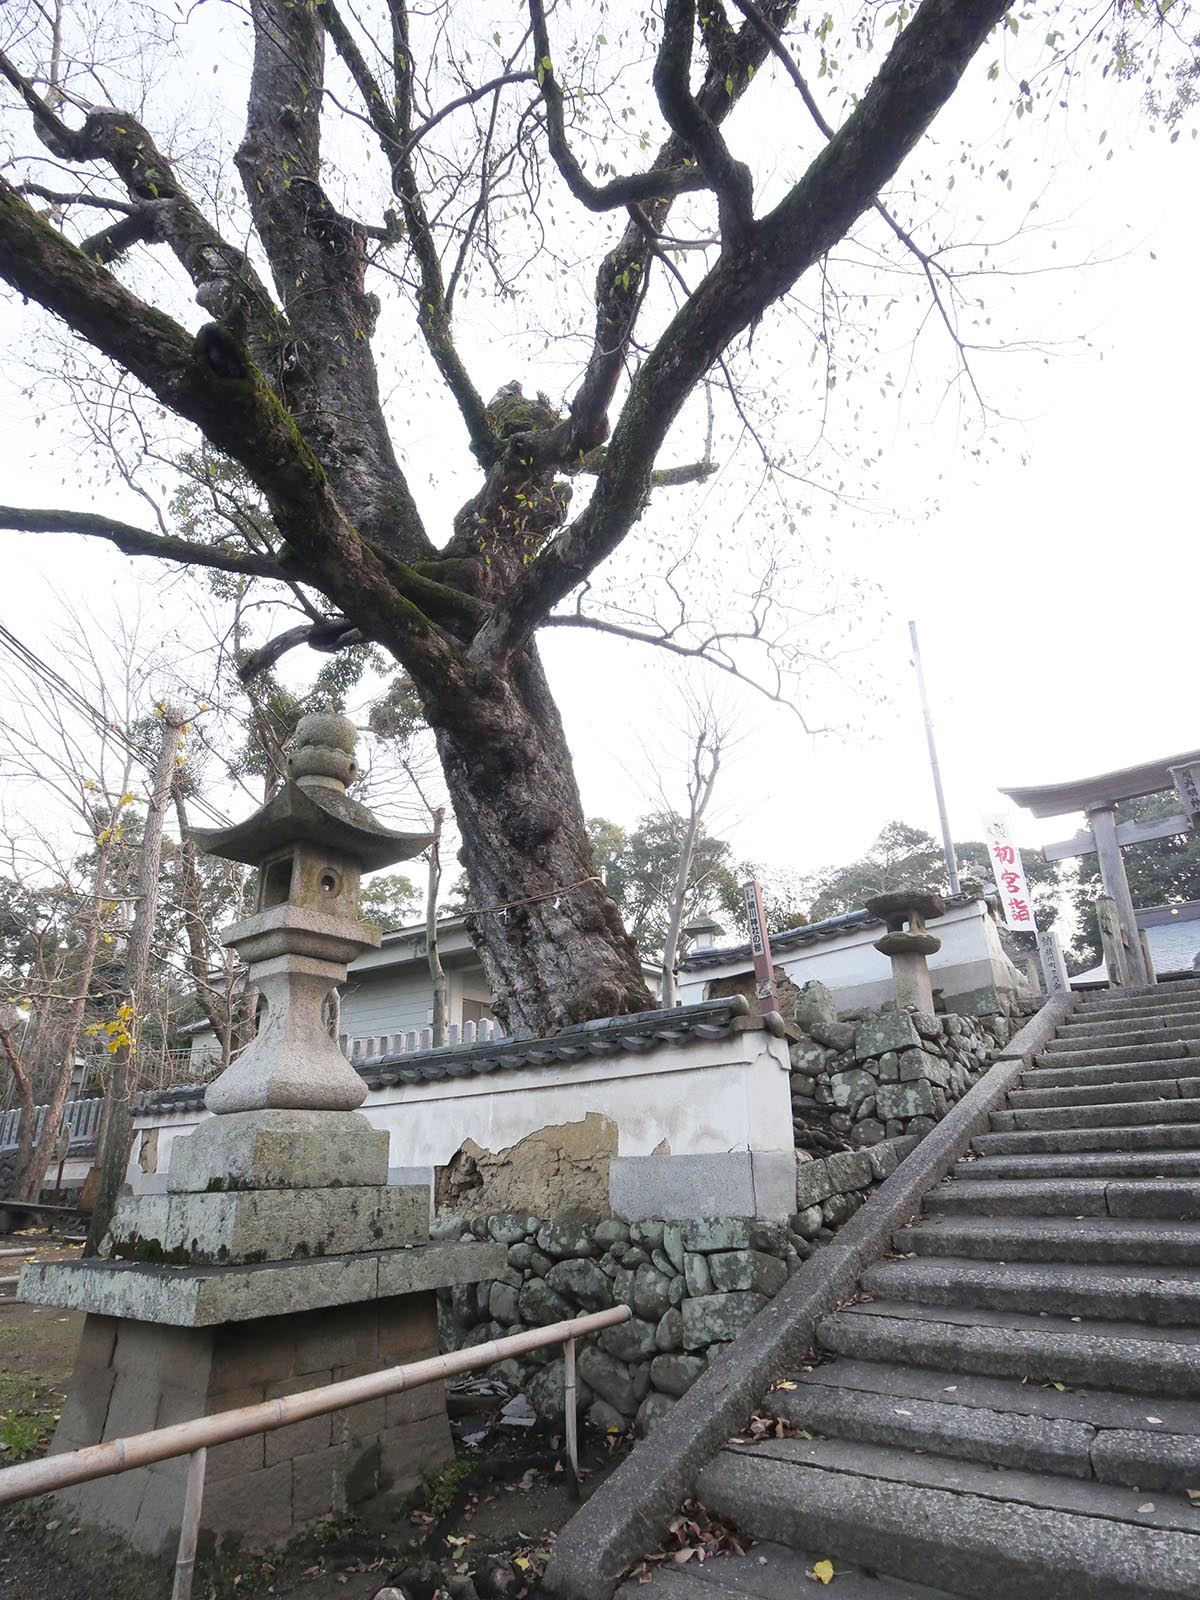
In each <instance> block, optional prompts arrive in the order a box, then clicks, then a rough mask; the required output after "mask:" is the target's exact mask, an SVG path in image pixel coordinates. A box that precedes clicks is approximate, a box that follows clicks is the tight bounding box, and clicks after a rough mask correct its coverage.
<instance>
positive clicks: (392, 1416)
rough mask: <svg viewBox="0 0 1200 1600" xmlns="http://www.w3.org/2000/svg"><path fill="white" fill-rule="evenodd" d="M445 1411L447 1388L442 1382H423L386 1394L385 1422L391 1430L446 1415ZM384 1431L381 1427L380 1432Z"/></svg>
mask: <svg viewBox="0 0 1200 1600" xmlns="http://www.w3.org/2000/svg"><path fill="white" fill-rule="evenodd" d="M445 1412H446V1390H445V1385H444V1384H442V1383H423V1384H420V1385H419V1386H418V1387H417V1388H416V1389H401V1390H399V1391H397V1393H395V1394H389V1395H385V1396H384V1401H383V1416H384V1424H385V1427H386V1428H387V1429H389V1430H390V1429H394V1428H406V1427H408V1426H409V1425H410V1424H411V1423H414V1422H425V1421H427V1420H428V1419H429V1418H430V1417H440V1416H444V1415H445ZM383 1431H384V1430H383V1429H382V1428H381V1429H380V1432H381V1433H382V1432H383Z"/></svg>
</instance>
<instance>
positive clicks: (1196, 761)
mask: <svg viewBox="0 0 1200 1600" xmlns="http://www.w3.org/2000/svg"><path fill="white" fill-rule="evenodd" d="M1168 789H1174V791H1175V793H1176V795H1177V796H1178V797H1179V803H1180V806H1181V811H1180V813H1179V814H1178V815H1176V816H1171V817H1164V818H1163V819H1162V820H1161V821H1160V822H1120V823H1119V822H1118V821H1117V818H1116V808H1117V805H1118V803H1119V802H1120V801H1122V800H1135V799H1137V798H1138V797H1139V796H1140V795H1145V794H1160V793H1163V792H1164V791H1166V790H1168ZM1000 793H1001V794H1003V795H1006V796H1007V797H1008V798H1009V799H1010V800H1011V801H1013V803H1014V804H1015V805H1018V806H1021V807H1023V808H1024V809H1025V810H1026V811H1029V812H1031V813H1032V814H1033V815H1034V816H1035V817H1058V816H1062V815H1063V814H1064V813H1065V812H1070V811H1082V812H1084V813H1085V815H1086V816H1087V819H1088V823H1089V827H1088V828H1085V829H1084V830H1083V831H1082V832H1080V833H1077V834H1076V835H1075V836H1074V838H1072V839H1065V840H1063V841H1062V842H1061V843H1058V844H1051V845H1047V846H1046V848H1045V856H1046V859H1047V861H1063V860H1066V859H1067V858H1068V857H1071V856H1083V855H1091V854H1092V853H1093V852H1094V853H1095V854H1096V855H1097V856H1098V857H1099V861H1100V877H1101V879H1102V880H1103V883H1104V892H1105V894H1107V895H1110V896H1111V897H1112V899H1113V902H1114V903H1115V905H1116V908H1117V918H1118V921H1119V922H1120V925H1121V931H1122V934H1123V935H1124V942H1125V945H1126V947H1127V950H1128V956H1129V965H1130V981H1131V982H1132V983H1135V984H1139V983H1153V982H1154V974H1153V971H1152V970H1151V969H1150V967H1149V966H1148V963H1147V962H1146V959H1145V955H1144V952H1143V950H1142V943H1141V938H1140V936H1139V933H1138V926H1137V917H1136V915H1135V913H1134V907H1133V898H1132V896H1131V895H1130V893H1129V879H1128V878H1127V877H1126V875H1125V863H1124V861H1123V860H1122V859H1121V850H1122V848H1123V846H1125V845H1128V844H1142V843H1144V842H1145V841H1146V840H1148V839H1169V838H1172V837H1173V836H1174V835H1175V834H1179V833H1187V832H1188V831H1189V829H1191V828H1194V827H1195V826H1196V823H1197V815H1198V813H1200V750H1192V751H1189V752H1188V753H1187V754H1185V755H1179V756H1167V757H1165V758H1164V759H1162V760H1160V761H1147V762H1144V763H1143V764H1142V765H1141V766H1137V767H1120V768H1118V769H1116V770H1115V771H1113V772H1102V773H1100V774H1098V775H1097V776H1096V777H1093V778H1073V779H1071V780H1070V781H1069V782H1067V783H1047V784H1041V785H1037V786H1034V787H1030V788H1024V789H1001V791H1000ZM1109 976H1110V978H1114V979H1115V976H1116V975H1115V974H1111V973H1110V975H1109Z"/></svg>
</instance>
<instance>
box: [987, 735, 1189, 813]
mask: <svg viewBox="0 0 1200 1600" xmlns="http://www.w3.org/2000/svg"><path fill="white" fill-rule="evenodd" d="M1197 761H1200V750H1191V751H1189V752H1188V753H1187V754H1185V755H1181V756H1163V757H1161V758H1160V759H1159V760H1158V761H1145V762H1143V763H1142V764H1141V765H1140V766H1137V767H1116V768H1114V769H1113V771H1112V772H1101V773H1098V774H1097V775H1096V776H1095V777H1093V778H1072V779H1070V780H1069V781H1068V782H1066V783H1043V784H1035V785H1033V786H1031V787H1028V788H1024V789H1001V791H1000V793H1001V794H1003V795H1007V796H1008V798H1009V799H1010V800H1011V801H1013V803H1014V804H1015V805H1018V806H1022V807H1024V809H1025V810H1026V811H1029V812H1031V813H1032V814H1033V815H1034V816H1035V817H1060V816H1062V814H1063V813H1064V812H1066V811H1086V810H1087V809H1088V807H1089V806H1099V805H1113V804H1115V803H1116V802H1117V801H1118V800H1136V799H1137V798H1138V796H1139V795H1143V794H1159V793H1161V792H1162V791H1163V790H1164V789H1171V788H1174V781H1173V779H1172V777H1171V774H1170V772H1169V771H1168V770H1167V769H1168V768H1169V767H1186V766H1190V765H1192V763H1194V762H1197Z"/></svg>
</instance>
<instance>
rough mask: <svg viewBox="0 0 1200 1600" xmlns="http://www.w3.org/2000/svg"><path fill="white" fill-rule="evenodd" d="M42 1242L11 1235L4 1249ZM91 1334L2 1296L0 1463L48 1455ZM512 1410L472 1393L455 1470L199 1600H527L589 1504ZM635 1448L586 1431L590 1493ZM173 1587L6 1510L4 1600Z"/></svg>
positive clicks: (160, 1574) (240, 1569) (0, 1517)
mask: <svg viewBox="0 0 1200 1600" xmlns="http://www.w3.org/2000/svg"><path fill="white" fill-rule="evenodd" d="M32 1241H33V1235H31V1234H26V1235H23V1236H10V1238H9V1239H6V1240H5V1241H4V1245H5V1247H10V1246H11V1245H12V1244H14V1243H19V1244H24V1243H26V1242H32ZM40 1245H41V1248H40V1249H39V1254H42V1253H43V1252H45V1254H46V1255H47V1256H49V1255H50V1254H51V1253H52V1252H53V1253H55V1254H59V1255H61V1254H69V1253H70V1251H69V1250H64V1249H63V1248H62V1247H61V1245H56V1244H55V1243H54V1242H53V1241H51V1240H50V1239H48V1238H46V1237H45V1236H42V1239H41V1241H40ZM82 1325H83V1318H82V1316H81V1315H79V1314H77V1313H67V1312H62V1311H59V1310H57V1309H55V1308H53V1307H43V1306H29V1305H24V1304H20V1303H18V1302H15V1301H12V1300H8V1299H0V1466H8V1465H10V1464H11V1463H12V1462H13V1461H15V1460H21V1459H27V1458H29V1457H31V1456H35V1455H40V1454H42V1453H43V1452H44V1450H45V1449H46V1448H47V1446H48V1445H49V1443H50V1439H51V1436H52V1434H53V1430H54V1423H55V1421H56V1420H57V1415H58V1410H59V1406H60V1404H61V1400H62V1397H63V1396H64V1395H65V1392H66V1387H67V1384H68V1382H69V1381H70V1376H71V1370H72V1367H73V1365H74V1359H75V1349H76V1346H77V1344H78V1341H79V1333H80V1329H81V1327H82ZM502 1403H503V1402H502V1398H497V1399H495V1401H494V1402H493V1401H489V1400H488V1399H487V1398H486V1397H483V1398H479V1397H476V1398H475V1399H474V1400H473V1401H470V1402H468V1403H467V1404H465V1405H462V1406H460V1407H459V1408H456V1409H461V1411H462V1413H463V1414H462V1415H461V1416H460V1417H453V1416H452V1426H453V1428H454V1430H455V1433H456V1437H457V1438H458V1450H459V1453H458V1455H457V1456H456V1459H455V1462H454V1463H452V1464H450V1465H449V1466H445V1467H443V1468H442V1469H441V1470H439V1471H438V1472H436V1473H435V1474H434V1475H433V1476H432V1477H431V1479H429V1480H428V1481H427V1482H426V1484H425V1485H424V1488H423V1490H422V1491H421V1492H419V1493H418V1494H417V1495H416V1496H414V1497H410V1498H409V1499H407V1500H403V1501H398V1500H395V1499H393V1498H389V1497H387V1496H381V1497H379V1498H378V1499H377V1500H375V1501H372V1502H370V1503H368V1504H367V1505H366V1506H365V1507H362V1508H360V1511H361V1514H360V1515H358V1516H356V1517H354V1518H352V1519H347V1520H345V1521H341V1522H336V1523H335V1522H330V1523H328V1524H324V1525H322V1526H321V1527H319V1528H318V1529H316V1530H315V1531H314V1532H313V1533H312V1534H311V1535H309V1536H308V1537H306V1538H304V1539H302V1540H298V1541H296V1542H294V1543H293V1544H292V1545H291V1546H289V1548H288V1549H287V1550H286V1551H284V1552H281V1553H279V1554H278V1555H272V1556H270V1557H250V1558H245V1557H243V1558H240V1559H238V1560H230V1561H226V1562H224V1563H222V1564H220V1565H219V1566H215V1567H214V1566H212V1565H208V1566H204V1565H201V1567H200V1568H199V1569H198V1571H197V1576H196V1583H195V1587H194V1590H193V1596H194V1600H241V1597H245V1596H259V1595H277V1596H293V1597H295V1600H335V1597H336V1600H372V1597H373V1596H374V1595H376V1594H377V1593H378V1592H379V1590H380V1589H384V1588H387V1587H389V1586H396V1587H400V1588H401V1589H402V1590H403V1591H404V1593H405V1595H407V1597H408V1600H434V1596H435V1594H437V1593H438V1591H441V1592H442V1596H443V1597H444V1600H521V1597H522V1596H523V1595H525V1594H528V1593H530V1592H531V1591H532V1590H533V1589H534V1588H535V1587H536V1584H537V1580H538V1578H539V1577H540V1574H541V1571H542V1569H543V1567H544V1566H545V1563H546V1561H547V1560H548V1558H549V1555H550V1551H551V1549H552V1547H553V1543H554V1538H555V1534H556V1533H557V1531H558V1529H559V1528H561V1527H562V1526H563V1524H564V1523H565V1522H566V1521H567V1520H568V1519H569V1517H570V1516H571V1515H572V1514H573V1512H574V1511H575V1510H576V1508H577V1506H578V1503H579V1502H578V1498H577V1496H576V1493H575V1490H574V1486H573V1485H572V1483H571V1480H570V1474H569V1473H568V1472H566V1471H564V1470H563V1466H562V1461H561V1440H560V1439H559V1438H558V1437H557V1436H556V1435H555V1434H553V1433H551V1432H549V1431H547V1430H545V1429H543V1428H541V1427H540V1426H539V1427H536V1428H506V1427H505V1426H504V1425H503V1424H501V1423H500V1422H499V1419H498V1408H499V1406H500V1405H501V1404H502ZM481 1427H483V1428H485V1429H486V1431H485V1432H484V1434H483V1435H482V1437H480V1436H479V1433H480V1429H481ZM464 1435H465V1436H466V1437H465V1439H464V1437H463V1436H464ZM473 1435H474V1436H475V1437H474V1439H472V1436H473ZM628 1448H629V1441H627V1440H616V1441H614V1440H610V1439H608V1438H604V1437H599V1436H595V1435H592V1436H589V1435H588V1434H587V1432H586V1430H584V1436H583V1438H582V1439H581V1465H582V1468H583V1473H584V1481H583V1488H582V1492H583V1494H584V1496H586V1495H587V1494H589V1493H591V1492H592V1491H593V1490H594V1489H595V1488H596V1487H597V1485H598V1484H599V1483H601V1482H602V1481H603V1479H604V1478H605V1477H606V1476H607V1475H608V1473H609V1472H611V1471H612V1469H613V1468H614V1467H615V1466H616V1464H617V1463H618V1461H620V1460H621V1459H622V1458H623V1456H624V1454H625V1453H626V1451H627V1450H628ZM169 1589H170V1578H169V1575H168V1574H167V1573H166V1571H165V1569H164V1568H163V1566H162V1565H160V1564H155V1563H151V1562H147V1561H144V1560H142V1559H141V1558H138V1557H131V1556H130V1555H129V1554H128V1552H127V1551H125V1550H123V1548H122V1547H121V1546H120V1544H119V1543H118V1542H117V1541H116V1540H115V1539H112V1538H109V1537H106V1536H103V1535H99V1534H96V1533H94V1532H92V1531H90V1530H88V1529H86V1528H77V1527H75V1526H73V1525H72V1524H71V1522H70V1519H69V1518H67V1519H64V1518H61V1517H59V1516H57V1515H56V1514H55V1509H54V1505H53V1503H52V1502H51V1501H49V1500H43V1501H39V1502H33V1503H29V1502H26V1503H24V1504H23V1505H20V1506H15V1507H10V1508H4V1509H0V1600H161V1597H162V1596H163V1595H164V1594H165V1593H167V1592H169Z"/></svg>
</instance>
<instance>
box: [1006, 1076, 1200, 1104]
mask: <svg viewBox="0 0 1200 1600" xmlns="http://www.w3.org/2000/svg"><path fill="white" fill-rule="evenodd" d="M1198 1096H1200V1076H1197V1077H1195V1078H1141V1079H1135V1080H1132V1081H1131V1080H1129V1079H1126V1080H1125V1081H1124V1082H1122V1083H1091V1084H1075V1085H1072V1086H1070V1087H1068V1086H1066V1085H1056V1086H1054V1087H1047V1088H1043V1089H1013V1090H1012V1091H1011V1092H1010V1093H1009V1096H1008V1100H1007V1102H1006V1104H1007V1107H1008V1109H1009V1110H1010V1111H1023V1110H1029V1109H1030V1108H1032V1107H1036V1106H1048V1107H1055V1106H1103V1105H1119V1104H1121V1103H1122V1102H1124V1103H1126V1104H1128V1103H1129V1102H1130V1101H1131V1100H1190V1099H1195V1098H1196V1097H1198Z"/></svg>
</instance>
